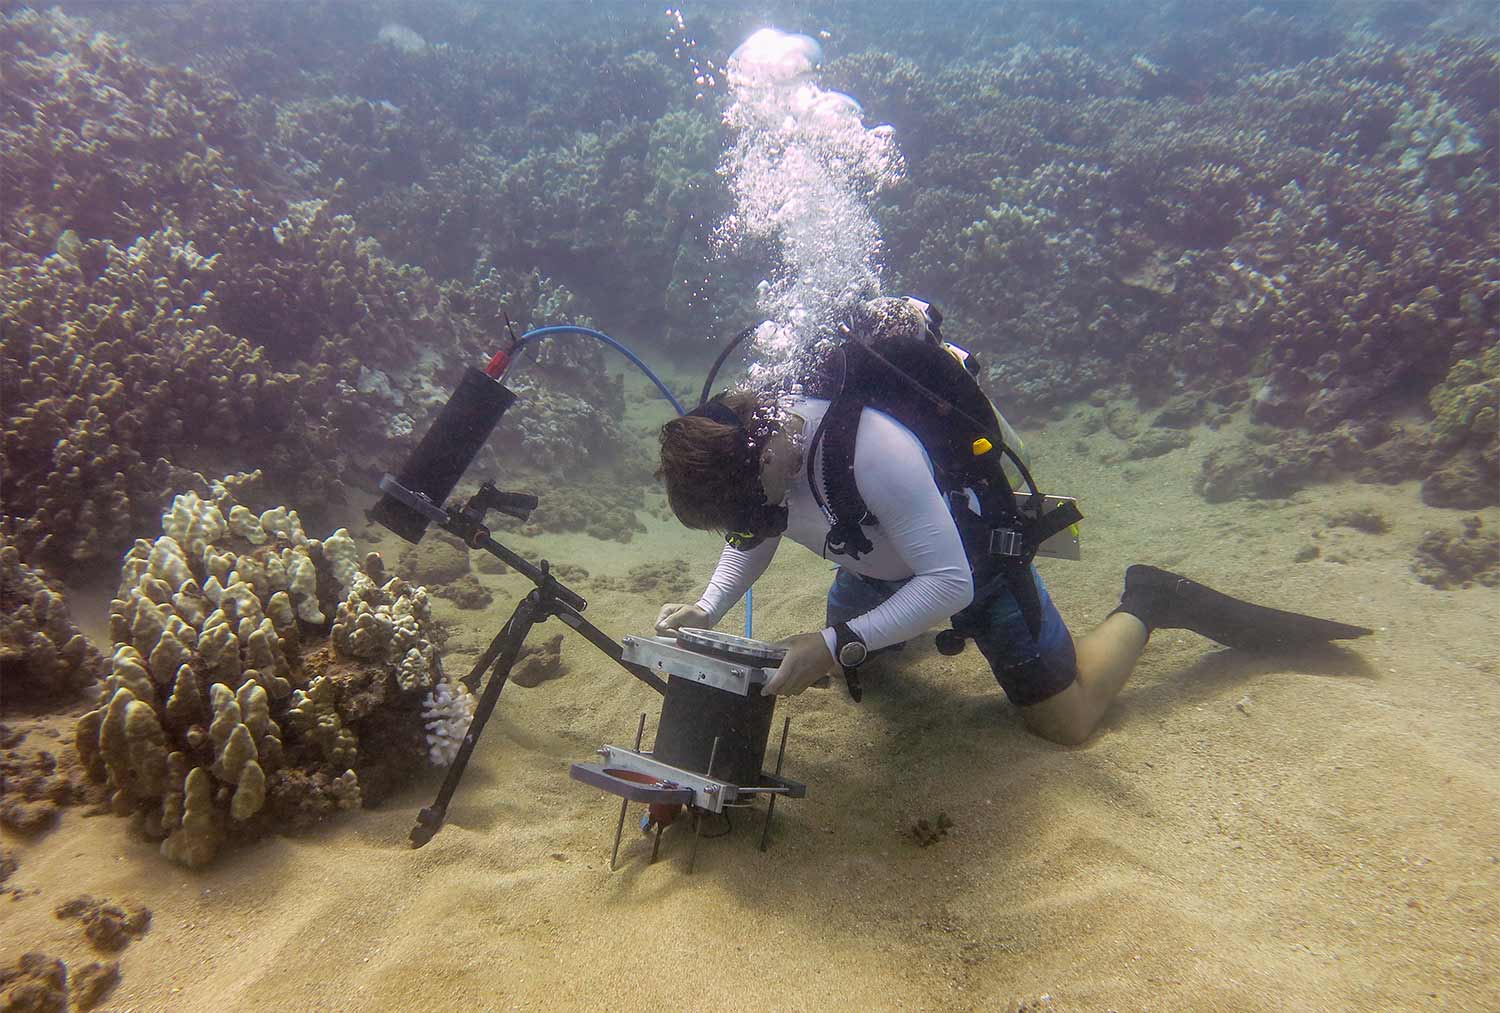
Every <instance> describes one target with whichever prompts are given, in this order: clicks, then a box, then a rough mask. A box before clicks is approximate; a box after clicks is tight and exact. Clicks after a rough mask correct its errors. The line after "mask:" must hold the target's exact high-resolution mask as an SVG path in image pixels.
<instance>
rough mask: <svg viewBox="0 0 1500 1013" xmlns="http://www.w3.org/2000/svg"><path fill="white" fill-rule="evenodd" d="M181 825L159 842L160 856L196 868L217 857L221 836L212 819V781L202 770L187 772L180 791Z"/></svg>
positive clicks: (197, 768) (215, 822)
mask: <svg viewBox="0 0 1500 1013" xmlns="http://www.w3.org/2000/svg"><path fill="white" fill-rule="evenodd" d="M182 796H183V798H182V825H181V826H180V827H178V828H177V829H176V830H174V831H172V833H171V834H169V835H168V836H167V839H166V840H164V841H162V842H161V853H162V854H163V855H165V856H167V857H168V858H170V859H171V860H172V861H174V862H181V863H182V864H183V865H187V866H190V867H196V866H199V865H203V864H205V863H207V862H210V861H212V860H213V857H214V855H216V854H218V853H219V842H220V840H221V835H220V833H219V828H218V824H217V821H216V820H215V819H214V795H213V778H212V777H211V776H210V775H209V773H208V771H206V770H204V769H203V768H202V767H194V768H193V769H192V770H190V771H188V775H187V779H186V780H185V781H184V782H183V789H182Z"/></svg>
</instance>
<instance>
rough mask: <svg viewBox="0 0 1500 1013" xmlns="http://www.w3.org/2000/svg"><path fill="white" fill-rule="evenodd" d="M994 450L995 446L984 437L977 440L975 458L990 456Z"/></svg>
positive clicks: (975, 442)
mask: <svg viewBox="0 0 1500 1013" xmlns="http://www.w3.org/2000/svg"><path fill="white" fill-rule="evenodd" d="M994 449H995V445H994V444H993V443H991V442H990V441H989V440H987V439H985V438H984V437H983V436H981V437H980V438H979V439H977V440H975V441H974V456H975V457H983V456H984V455H985V454H988V453H989V452H990V451H991V450H994Z"/></svg>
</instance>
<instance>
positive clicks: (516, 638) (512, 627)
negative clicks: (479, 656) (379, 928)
mask: <svg viewBox="0 0 1500 1013" xmlns="http://www.w3.org/2000/svg"><path fill="white" fill-rule="evenodd" d="M534 593H535V592H533V594H534ZM532 597H533V595H530V594H529V595H527V596H526V597H525V598H522V599H521V601H520V603H519V604H518V605H516V610H515V611H514V612H513V613H511V617H510V621H509V622H507V623H506V624H505V628H504V630H502V631H501V636H500V649H499V651H498V659H497V660H496V662H495V671H494V674H492V675H491V676H490V681H489V682H487V683H486V684H485V687H484V694H483V695H482V696H481V697H480V698H479V706H478V707H476V708H475V710H474V719H473V720H472V721H470V722H469V730H468V731H466V732H465V733H464V741H463V743H462V744H460V745H459V747H458V755H457V756H455V757H454V758H453V763H452V764H451V765H450V766H449V767H448V774H447V776H446V777H444V778H443V786H442V787H441V788H439V789H438V793H437V798H436V799H435V800H434V801H433V803H432V805H430V806H428V807H426V808H424V809H423V810H422V811H421V812H419V813H418V814H417V825H416V826H414V827H412V829H411V846H412V847H414V848H420V847H421V846H422V845H424V844H426V843H427V842H428V841H430V840H432V835H433V834H435V833H437V832H438V830H439V828H441V827H442V825H443V818H444V817H445V816H446V815H447V813H448V803H449V802H450V801H452V799H453V793H454V792H455V791H457V790H458V782H459V781H460V780H462V779H463V776H464V768H465V767H467V766H468V765H469V757H470V755H472V754H473V752H474V746H475V745H476V744H477V743H478V742H479V735H480V733H481V732H483V731H484V726H485V722H487V721H489V719H490V714H491V713H492V712H493V711H494V709H495V704H496V703H497V702H498V701H499V700H500V691H501V690H502V689H504V688H505V680H506V679H508V678H510V670H511V667H512V666H513V665H515V663H516V656H517V655H518V654H520V653H521V643H522V641H524V640H525V639H526V635H527V634H528V633H530V632H531V627H532V625H533V624H534V623H535V622H536V611H535V609H536V603H535V602H533V601H532ZM486 653H488V652H486Z"/></svg>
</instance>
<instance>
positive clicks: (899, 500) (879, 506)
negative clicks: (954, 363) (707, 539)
mask: <svg viewBox="0 0 1500 1013" xmlns="http://www.w3.org/2000/svg"><path fill="white" fill-rule="evenodd" d="M788 409H789V411H791V412H792V413H793V414H795V415H798V416H800V417H801V418H802V419H803V421H804V424H803V432H804V433H805V434H807V437H808V438H811V436H812V434H813V433H814V432H815V431H816V430H817V428H818V423H820V422H821V421H822V420H823V415H824V413H825V412H826V411H827V410H828V402H827V401H824V400H821V399H817V398H798V399H796V400H795V401H793V402H792V403H791V404H790V405H789V406H788ZM820 458H821V448H820ZM813 472H814V474H815V475H817V476H819V480H820V481H821V475H822V461H821V459H820V460H819V461H818V462H817V467H815V468H814V469H813ZM854 483H855V485H856V487H857V488H858V489H859V494H860V496H862V497H863V498H864V501H865V505H866V506H868V507H869V509H870V512H871V513H873V514H874V515H875V517H876V518H878V519H879V523H878V524H876V525H874V526H872V527H868V528H865V529H864V530H865V534H866V535H867V536H868V537H869V539H870V541H871V542H872V543H874V548H873V549H872V550H871V551H870V552H866V553H863V554H861V556H860V557H859V558H858V559H852V558H850V557H848V556H843V555H838V554H830V555H829V556H828V558H829V559H830V560H832V561H833V562H835V563H837V564H838V565H839V566H841V567H843V568H845V569H847V570H850V571H851V572H853V573H857V574H860V575H862V576H866V577H874V578H876V579H879V580H902V579H904V578H908V577H909V578H911V580H909V581H908V582H907V583H906V584H905V585H904V586H903V587H902V588H901V589H900V590H898V591H897V592H896V593H895V594H893V595H891V597H890V598H888V599H887V600H886V601H885V602H883V603H882V604H881V605H879V606H878V607H876V608H875V609H872V610H871V611H869V612H866V613H865V614H864V615H862V616H859V617H857V618H855V619H852V620H850V622H849V626H850V628H851V629H853V630H854V632H855V633H858V634H859V635H860V636H861V637H863V638H864V641H865V644H866V645H868V647H869V648H870V650H872V651H874V650H878V649H879V648H882V647H888V646H890V645H891V644H897V643H901V642H902V641H905V640H909V639H911V638H912V637H914V636H916V635H918V634H919V633H922V632H924V631H926V630H928V629H931V628H932V627H933V626H936V625H937V624H939V623H941V622H943V621H944V620H946V619H948V617H950V616H952V615H953V614H954V613H955V612H958V611H959V610H960V609H962V608H964V607H965V606H966V605H968V604H969V603H970V602H971V601H973V599H974V582H973V577H972V576H971V574H970V571H969V562H968V559H967V557H965V555H964V548H963V543H962V542H961V541H960V540H959V537H958V528H957V526H956V525H955V524H954V523H953V517H952V516H951V515H950V514H949V512H948V505H947V503H946V502H945V501H944V499H943V496H942V494H941V493H939V492H938V488H937V484H936V483H935V482H934V481H933V478H932V462H931V461H930V460H929V459H928V457H927V452H926V451H925V450H924V449H923V448H922V444H921V442H920V441H919V440H918V439H917V438H916V436H914V435H913V434H912V432H911V430H909V429H907V428H906V427H905V426H902V425H901V424H900V423H898V422H896V421H895V420H894V419H892V418H891V417H890V416H888V415H885V414H883V413H882V412H878V411H875V410H874V409H871V408H866V409H865V410H864V413H863V414H862V415H861V416H860V420H859V432H858V436H857V439H856V442H855V445H854ZM824 499H825V501H826V499H827V495H826V491H824ZM786 507H787V528H786V536H787V537H790V538H791V539H792V540H793V541H795V542H798V543H800V544H802V545H805V546H806V547H807V548H809V549H811V550H812V551H813V552H816V553H818V554H819V555H822V554H823V549H824V545H825V540H826V539H827V537H828V532H829V531H830V529H831V528H832V522H831V521H830V519H829V517H828V515H827V514H825V513H824V511H823V509H822V508H821V507H819V506H818V503H817V500H816V499H815V498H814V496H813V490H812V486H811V485H809V483H808V479H807V468H806V465H805V464H804V465H803V467H802V469H801V472H800V474H799V477H798V478H797V479H796V480H795V481H794V482H793V483H792V486H791V489H790V490H789V491H788V493H787V498H786ZM780 543H781V539H780V538H768V539H766V540H765V541H764V542H762V543H760V544H759V545H757V546H756V547H755V548H753V549H751V550H749V551H748V552H742V551H740V550H739V549H736V548H734V547H732V546H727V545H726V546H725V547H724V552H723V554H722V555H721V556H720V557H719V565H718V567H717V568H715V570H714V575H713V579H712V580H710V581H709V584H708V589H707V590H706V591H704V593H703V597H701V598H699V599H698V602H697V605H698V607H699V608H700V609H702V610H703V611H704V612H706V613H708V617H709V624H710V625H713V624H715V623H717V622H718V621H719V620H720V619H722V618H723V617H724V613H725V612H727V611H728V610H729V607H730V606H731V605H733V604H734V603H735V602H736V601H738V600H739V599H740V598H741V597H742V596H743V595H744V593H745V592H746V591H747V590H749V589H750V586H751V585H752V584H754V583H755V581H756V580H758V579H759V578H760V575H761V574H762V573H764V572H765V570H766V567H767V566H768V565H769V564H770V562H771V557H773V556H775V555H776V549H777V547H778V546H779V545H780ZM823 639H824V641H825V642H826V643H827V644H828V649H829V651H830V652H832V651H833V649H834V644H835V637H834V632H833V630H832V629H825V630H823Z"/></svg>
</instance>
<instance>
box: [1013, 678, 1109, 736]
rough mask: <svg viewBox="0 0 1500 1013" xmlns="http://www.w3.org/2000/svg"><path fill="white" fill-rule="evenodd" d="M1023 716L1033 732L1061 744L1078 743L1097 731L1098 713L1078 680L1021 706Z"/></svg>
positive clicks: (1028, 728)
mask: <svg viewBox="0 0 1500 1013" xmlns="http://www.w3.org/2000/svg"><path fill="white" fill-rule="evenodd" d="M1021 720H1022V721H1023V722H1025V724H1026V730H1027V731H1029V732H1031V734H1033V735H1036V736H1038V737H1040V738H1043V739H1046V740H1047V741H1048V742H1055V743H1057V744H1058V745H1060V746H1076V745H1079V744H1081V743H1083V742H1084V741H1086V740H1087V739H1088V737H1089V736H1090V735H1092V734H1093V733H1094V725H1095V724H1096V717H1095V715H1094V714H1093V712H1092V708H1090V707H1089V706H1088V699H1087V697H1086V696H1085V694H1084V692H1083V687H1082V686H1080V685H1079V684H1078V683H1077V682H1074V683H1073V684H1072V685H1070V686H1068V688H1067V689H1064V690H1063V691H1062V692H1060V693H1056V694H1054V695H1053V696H1050V697H1048V698H1047V699H1045V700H1042V701H1040V702H1038V703H1034V704H1031V705H1030V706H1028V707H1022V708H1021Z"/></svg>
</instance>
